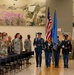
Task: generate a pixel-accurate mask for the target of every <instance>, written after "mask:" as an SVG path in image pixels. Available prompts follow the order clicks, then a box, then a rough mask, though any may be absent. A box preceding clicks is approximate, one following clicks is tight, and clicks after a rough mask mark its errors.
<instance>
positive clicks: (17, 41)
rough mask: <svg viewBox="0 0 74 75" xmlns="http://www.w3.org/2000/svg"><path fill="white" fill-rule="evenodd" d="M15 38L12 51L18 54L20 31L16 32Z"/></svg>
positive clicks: (19, 50) (19, 49)
mask: <svg viewBox="0 0 74 75" xmlns="http://www.w3.org/2000/svg"><path fill="white" fill-rule="evenodd" d="M15 37H16V38H15V39H14V44H13V45H14V53H16V54H20V52H21V43H20V33H16V35H15Z"/></svg>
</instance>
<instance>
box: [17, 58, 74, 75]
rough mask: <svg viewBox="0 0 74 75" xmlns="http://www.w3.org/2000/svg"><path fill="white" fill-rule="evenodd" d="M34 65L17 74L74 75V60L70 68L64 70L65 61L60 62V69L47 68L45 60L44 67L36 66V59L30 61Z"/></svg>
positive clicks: (71, 61)
mask: <svg viewBox="0 0 74 75" xmlns="http://www.w3.org/2000/svg"><path fill="white" fill-rule="evenodd" d="M30 61H31V62H32V65H29V66H27V67H26V68H25V69H24V70H22V71H21V72H19V73H17V74H16V75H74V60H70V61H69V68H68V69H64V68H63V61H62V60H60V67H59V68H55V67H54V66H53V65H51V67H49V68H46V67H45V61H44V58H43V63H42V67H41V68H40V67H38V68H37V67H36V66H35V58H33V59H31V60H30Z"/></svg>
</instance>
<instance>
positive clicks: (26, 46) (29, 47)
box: [24, 34, 32, 52]
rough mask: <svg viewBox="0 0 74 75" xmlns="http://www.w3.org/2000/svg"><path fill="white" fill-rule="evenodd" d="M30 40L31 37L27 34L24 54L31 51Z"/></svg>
mask: <svg viewBox="0 0 74 75" xmlns="http://www.w3.org/2000/svg"><path fill="white" fill-rule="evenodd" d="M30 38H31V36H30V35H29V34H28V35H27V39H26V40H25V41H24V48H25V51H26V52H30V51H31V50H32V49H31V48H32V47H31V40H30Z"/></svg>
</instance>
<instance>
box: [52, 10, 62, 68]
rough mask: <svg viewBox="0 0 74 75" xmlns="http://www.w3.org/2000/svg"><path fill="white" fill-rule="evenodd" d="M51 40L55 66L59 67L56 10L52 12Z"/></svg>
mask: <svg viewBox="0 0 74 75" xmlns="http://www.w3.org/2000/svg"><path fill="white" fill-rule="evenodd" d="M52 40H53V50H54V60H55V67H56V68H58V67H59V54H60V48H61V47H60V41H59V36H58V34H57V15H56V10H55V12H54V19H53V26H52Z"/></svg>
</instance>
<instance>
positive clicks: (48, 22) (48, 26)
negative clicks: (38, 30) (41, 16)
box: [46, 8, 52, 41]
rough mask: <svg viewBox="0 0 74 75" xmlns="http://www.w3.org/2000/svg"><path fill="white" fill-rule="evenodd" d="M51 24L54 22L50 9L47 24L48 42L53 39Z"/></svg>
mask: <svg viewBox="0 0 74 75" xmlns="http://www.w3.org/2000/svg"><path fill="white" fill-rule="evenodd" d="M51 24H52V20H51V16H50V12H49V8H48V16H47V24H46V40H47V41H48V40H49V39H50V37H51Z"/></svg>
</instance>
